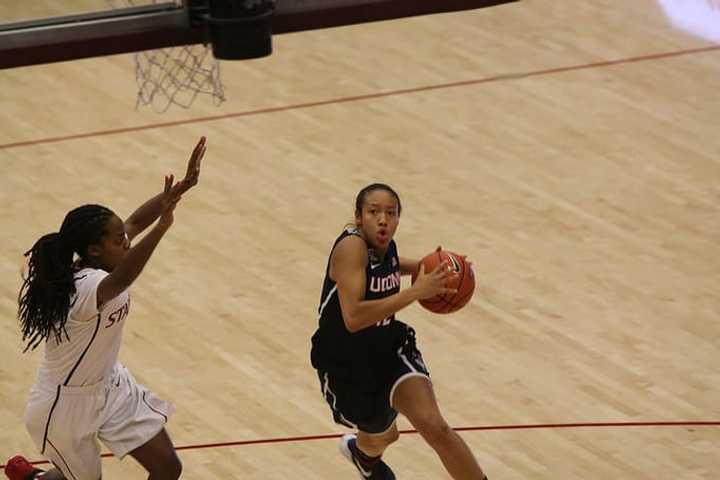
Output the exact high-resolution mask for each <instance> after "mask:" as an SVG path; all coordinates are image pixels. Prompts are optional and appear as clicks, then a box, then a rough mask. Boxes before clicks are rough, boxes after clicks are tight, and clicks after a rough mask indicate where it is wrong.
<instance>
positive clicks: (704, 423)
mask: <svg viewBox="0 0 720 480" xmlns="http://www.w3.org/2000/svg"><path fill="white" fill-rule="evenodd" d="M599 427H720V421H683V422H583V423H539V424H534V425H486V426H475V427H458V428H454V430H455V431H456V432H470V431H481V430H540V429H564V428H599ZM400 433H402V434H412V433H418V432H417V430H400ZM341 436H342V434H340V433H330V434H325V435H306V436H300V437H278V438H259V439H255V440H239V441H235V442H219V443H201V444H197V445H181V446H178V447H175V450H178V451H180V450H200V449H203V448H221V447H237V446H243V445H259V444H270V443H293V442H307V441H311V440H329V439H333V438H340V437H341ZM101 456H102V457H103V458H107V457H112V453H103V454H102V455H101ZM30 463H31V464H33V465H43V464H47V463H50V462H48V461H46V460H35V461H32V462H30ZM4 467H5V465H0V469H2V468H4Z"/></svg>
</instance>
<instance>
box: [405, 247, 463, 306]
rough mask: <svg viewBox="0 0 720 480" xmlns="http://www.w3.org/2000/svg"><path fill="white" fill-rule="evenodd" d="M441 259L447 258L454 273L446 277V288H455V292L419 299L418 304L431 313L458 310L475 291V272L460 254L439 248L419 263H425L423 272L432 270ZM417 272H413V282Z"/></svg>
mask: <svg viewBox="0 0 720 480" xmlns="http://www.w3.org/2000/svg"><path fill="white" fill-rule="evenodd" d="M443 260H447V263H448V264H449V265H450V268H451V269H452V270H453V272H454V274H451V275H450V276H449V277H448V280H447V283H446V286H447V288H454V289H457V293H446V294H442V295H436V296H434V297H431V298H426V299H424V300H420V305H422V306H423V307H425V308H426V309H427V310H430V311H431V312H433V313H452V312H456V311H458V310H460V309H461V308H462V307H464V306H465V304H467V303H468V302H469V301H470V299H471V298H472V295H473V292H474V291H475V273H474V272H473V269H472V267H471V266H470V264H469V263H468V262H466V261H465V259H464V258H463V257H462V255H458V254H457V253H453V252H449V251H447V250H440V251H439V252H433V253H431V254H429V255H426V256H425V257H424V258H423V259H422V260H420V263H421V264H423V265H425V273H426V274H427V273H430V272H432V271H433V270H434V269H435V267H437V266H438V265H439V264H440V263H441V262H442V261H443ZM416 277H417V273H415V274H413V276H412V282H413V283H415V278H416Z"/></svg>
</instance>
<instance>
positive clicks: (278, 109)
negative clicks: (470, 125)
mask: <svg viewBox="0 0 720 480" xmlns="http://www.w3.org/2000/svg"><path fill="white" fill-rule="evenodd" d="M716 50H720V45H710V46H706V47H700V48H691V49H686V50H675V51H672V52H663V53H653V54H649V55H640V56H637V57H628V58H621V59H617V60H605V61H602V62H594V63H584V64H577V65H568V66H565V67H556V68H548V69H544V70H535V71H530V72H523V73H510V74H501V75H495V76H492V77H484V78H478V79H474V80H463V81H459V82H450V83H441V84H437V85H425V86H422V87H414V88H405V89H400V90H390V91H387V92H377V93H368V94H365V95H355V96H351V97H340V98H331V99H328V100H320V101H316V102H305V103H296V104H292V105H284V106H280V107H267V108H259V109H256V110H247V111H244V112H235V113H226V114H223V115H211V116H207V117H199V118H191V119H186V120H176V121H173V122H161V123H152V124H148V125H139V126H136V127H125V128H117V129H111V130H97V131H94V132H86V133H78V134H74V135H63V136H59V137H49V138H39V139H36V140H26V141H23V142H14V143H6V144H0V150H4V149H8V148H16V147H27V146H31V145H40V144H45V143H56V142H63V141H66V140H77V139H80V138H89V137H100V136H104V135H115V134H119V133H127V132H136V131H141V130H151V129H156V128H166V127H174V126H178V125H190V124H193V123H204V122H212V121H216V120H225V119H228V118H238V117H248V116H252V115H262V114H266V113H276V112H284V111H288V110H300V109H304V108H313V107H320V106H324V105H334V104H340V103H348V102H357V101H362V100H371V99H375V98H383V97H392V96H397V95H406V94H409V93H417V92H425V91H430V90H442V89H447V88H455V87H463V86H468V85H479V84H483V83H493V82H500V81H505V80H514V79H521V78H530V77H539V76H543V75H552V74H556V73H564V72H571V71H577V70H587V69H592V68H602V67H611V66H615V65H624V64H629V63H637V62H645V61H649V60H660V59H665V58H671V57H679V56H684V55H694V54H698V53H707V52H713V51H716Z"/></svg>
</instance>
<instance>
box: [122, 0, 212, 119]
mask: <svg viewBox="0 0 720 480" xmlns="http://www.w3.org/2000/svg"><path fill="white" fill-rule="evenodd" d="M108 3H110V5H111V6H112V7H113V8H122V7H126V6H137V5H139V4H141V3H143V4H148V3H168V2H167V0H166V1H162V0H152V1H149V0H144V1H137V0H108ZM134 57H135V79H136V81H137V87H138V92H137V100H136V102H135V108H138V107H140V106H141V105H142V106H152V108H153V109H154V110H155V111H157V112H159V113H163V112H165V111H167V110H168V109H169V108H170V107H171V106H172V105H178V106H180V107H183V108H188V107H190V105H192V103H193V102H194V101H195V98H196V97H197V96H198V95H207V96H210V97H211V98H212V101H213V103H214V104H215V105H220V104H221V103H222V102H224V101H225V92H224V89H223V84H222V81H221V79H220V62H219V61H218V60H217V59H216V58H215V57H213V54H212V48H211V46H210V45H184V46H178V47H170V48H162V49H158V50H145V51H142V52H137V53H135V54H134Z"/></svg>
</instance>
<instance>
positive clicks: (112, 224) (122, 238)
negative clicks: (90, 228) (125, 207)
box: [94, 215, 130, 272]
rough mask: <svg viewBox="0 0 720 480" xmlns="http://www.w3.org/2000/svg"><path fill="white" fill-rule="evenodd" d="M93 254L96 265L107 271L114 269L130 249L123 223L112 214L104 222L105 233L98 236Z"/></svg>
mask: <svg viewBox="0 0 720 480" xmlns="http://www.w3.org/2000/svg"><path fill="white" fill-rule="evenodd" d="M97 247H99V248H97V249H95V250H94V252H96V253H97V255H95V256H94V259H95V262H96V263H97V265H98V266H99V267H100V268H102V269H103V270H105V271H107V272H112V271H113V270H115V267H117V266H118V265H119V264H120V262H121V261H122V259H123V258H125V255H127V252H128V250H129V249H130V240H129V239H128V236H127V234H126V233H125V224H123V221H122V220H120V218H119V217H118V216H116V215H113V216H112V217H110V219H109V220H108V222H107V224H105V233H104V234H103V236H102V237H101V238H100V244H99V245H97Z"/></svg>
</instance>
